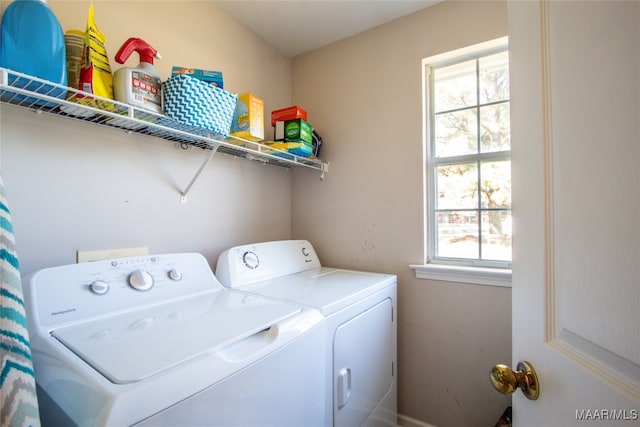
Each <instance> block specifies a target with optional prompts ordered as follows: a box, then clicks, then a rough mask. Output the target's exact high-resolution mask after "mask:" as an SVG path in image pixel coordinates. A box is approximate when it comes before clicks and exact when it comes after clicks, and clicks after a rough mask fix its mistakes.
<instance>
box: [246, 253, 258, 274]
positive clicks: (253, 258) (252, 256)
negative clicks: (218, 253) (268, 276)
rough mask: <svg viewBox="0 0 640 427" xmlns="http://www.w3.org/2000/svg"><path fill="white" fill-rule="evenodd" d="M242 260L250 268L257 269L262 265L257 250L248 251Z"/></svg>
mask: <svg viewBox="0 0 640 427" xmlns="http://www.w3.org/2000/svg"><path fill="white" fill-rule="evenodd" d="M242 262H244V265H246V266H247V267H248V268H250V269H252V270H253V269H256V268H258V266H259V265H260V258H258V255H256V253H255V252H251V251H247V252H245V253H244V254H243V255H242Z"/></svg>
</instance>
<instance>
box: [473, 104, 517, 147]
mask: <svg viewBox="0 0 640 427" xmlns="http://www.w3.org/2000/svg"><path fill="white" fill-rule="evenodd" d="M510 120H511V118H510V116H509V103H508V102H505V103H502V104H495V105H488V106H485V107H481V108H480V150H481V151H482V152H483V153H489V152H493V151H506V150H510V149H511V127H510V126H509V123H510Z"/></svg>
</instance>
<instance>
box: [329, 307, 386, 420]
mask: <svg viewBox="0 0 640 427" xmlns="http://www.w3.org/2000/svg"><path fill="white" fill-rule="evenodd" d="M392 309H393V304H392V301H391V299H389V298H387V299H385V300H383V301H380V302H379V303H378V304H377V305H375V306H373V307H371V308H370V309H368V310H366V311H364V312H363V313H361V314H359V315H358V316H356V317H354V318H353V319H351V320H349V321H347V322H345V323H343V324H342V325H340V326H339V327H338V328H337V329H336V333H335V336H334V342H333V390H334V393H333V394H334V396H333V402H334V406H333V418H334V426H336V427H353V426H360V425H362V424H363V423H364V422H365V420H366V419H367V417H368V416H369V415H370V414H371V413H372V412H373V411H374V409H375V408H376V406H378V404H379V403H380V402H381V401H382V400H383V399H384V397H385V395H386V394H387V393H388V392H389V390H390V389H391V388H392V385H393V375H394V372H393V369H394V367H393V318H392V316H393V312H392Z"/></svg>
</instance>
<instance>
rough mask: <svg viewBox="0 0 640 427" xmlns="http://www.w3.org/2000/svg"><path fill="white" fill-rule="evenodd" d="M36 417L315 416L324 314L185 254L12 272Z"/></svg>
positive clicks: (85, 420)
mask: <svg viewBox="0 0 640 427" xmlns="http://www.w3.org/2000/svg"><path fill="white" fill-rule="evenodd" d="M23 283H24V284H25V289H24V291H25V307H26V312H27V316H28V324H29V332H30V339H31V350H32V355H33V365H34V371H35V377H36V385H37V392H38V398H39V403H40V414H41V419H42V424H43V425H44V426H56V427H60V426H82V427H87V426H117V427H122V426H132V425H135V426H154V427H157V426H172V427H175V426H184V427H189V426H260V427H263V426H274V427H275V426H278V427H280V426H296V427H298V426H303V425H304V426H308V425H316V426H325V425H327V424H328V423H330V422H331V421H330V420H328V419H327V416H326V402H325V401H324V399H325V398H326V396H325V393H324V386H325V373H324V372H322V371H321V370H319V369H318V368H319V367H321V366H323V363H324V358H323V356H322V354H323V352H324V351H325V348H324V346H325V336H326V332H325V330H324V318H323V316H322V315H321V314H320V313H319V312H318V311H317V310H314V309H305V308H302V307H301V306H300V305H299V304H291V303H287V302H284V301H276V300H273V299H269V298H265V297H260V296H257V295H249V294H247V293H242V292H237V291H233V290H229V289H227V288H225V287H223V286H222V285H221V284H220V283H219V282H218V281H217V280H216V278H215V276H214V275H213V272H212V270H211V267H210V266H209V264H208V263H207V261H206V260H205V258H204V257H203V256H202V255H200V254H196V253H189V254H165V255H154V256H144V257H130V258H119V259H113V260H105V261H96V262H90V263H84V264H74V265H66V266H60V267H54V268H48V269H43V270H40V271H38V272H36V273H34V274H31V275H29V276H27V277H25V278H24V279H23Z"/></svg>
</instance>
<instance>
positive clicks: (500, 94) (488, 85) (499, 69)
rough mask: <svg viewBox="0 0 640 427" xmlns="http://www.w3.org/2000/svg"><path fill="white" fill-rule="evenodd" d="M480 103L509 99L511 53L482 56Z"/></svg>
mask: <svg viewBox="0 0 640 427" xmlns="http://www.w3.org/2000/svg"><path fill="white" fill-rule="evenodd" d="M479 67H480V72H479V73H480V104H486V103H489V102H496V101H504V100H507V99H509V54H508V53H507V52H501V53H498V54H496V55H491V56H486V57H484V58H480V65H479Z"/></svg>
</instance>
